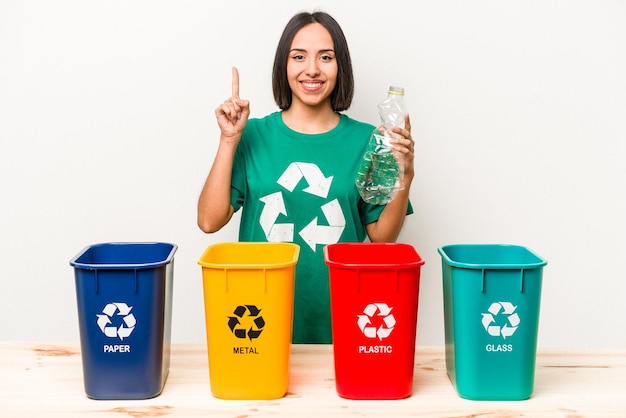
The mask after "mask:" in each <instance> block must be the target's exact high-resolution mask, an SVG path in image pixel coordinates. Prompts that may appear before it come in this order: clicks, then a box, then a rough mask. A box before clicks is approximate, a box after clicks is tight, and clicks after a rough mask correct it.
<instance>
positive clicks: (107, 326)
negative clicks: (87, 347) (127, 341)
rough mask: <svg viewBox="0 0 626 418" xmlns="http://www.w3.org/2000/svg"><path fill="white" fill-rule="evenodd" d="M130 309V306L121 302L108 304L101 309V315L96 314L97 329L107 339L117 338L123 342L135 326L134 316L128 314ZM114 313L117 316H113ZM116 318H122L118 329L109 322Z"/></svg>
mask: <svg viewBox="0 0 626 418" xmlns="http://www.w3.org/2000/svg"><path fill="white" fill-rule="evenodd" d="M131 309H133V307H132V306H128V305H127V304H125V303H122V302H114V303H108V304H107V305H106V306H105V307H104V309H102V313H101V314H96V316H97V317H98V327H99V328H100V331H102V332H103V333H104V335H106V336H107V337H110V338H115V337H119V338H120V340H122V341H124V338H127V337H129V336H130V334H131V333H132V332H133V330H134V329H135V325H136V324H137V320H136V319H135V316H134V315H133V314H132V313H130V311H131ZM116 312H117V315H115V313H116ZM116 316H121V317H122V321H121V324H120V326H119V327H117V326H116V325H113V322H112V321H111V319H114V318H115V317H116ZM116 322H119V321H116Z"/></svg>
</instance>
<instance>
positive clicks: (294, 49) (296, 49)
mask: <svg viewBox="0 0 626 418" xmlns="http://www.w3.org/2000/svg"><path fill="white" fill-rule="evenodd" d="M289 52H307V50H306V49H304V48H291V49H290V50H289ZM317 52H333V53H334V52H335V50H334V49H332V48H327V49H320V50H319V51H317Z"/></svg>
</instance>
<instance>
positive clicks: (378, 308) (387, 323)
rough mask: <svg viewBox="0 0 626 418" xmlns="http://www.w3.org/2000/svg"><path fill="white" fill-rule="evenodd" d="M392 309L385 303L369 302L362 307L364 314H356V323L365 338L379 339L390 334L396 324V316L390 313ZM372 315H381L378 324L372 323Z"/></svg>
mask: <svg viewBox="0 0 626 418" xmlns="http://www.w3.org/2000/svg"><path fill="white" fill-rule="evenodd" d="M392 309H393V308H390V307H389V306H387V304H386V303H370V304H369V305H367V306H366V307H365V309H363V313H364V315H357V318H358V320H357V324H358V325H359V328H360V329H361V332H362V333H363V335H365V336H366V337H367V338H376V337H378V339H379V340H380V341H382V340H383V339H384V338H387V337H388V336H389V335H391V331H393V328H394V327H395V326H396V318H395V317H394V316H393V314H392V313H391V310H392ZM374 317H382V323H381V324H380V326H378V327H376V325H372V319H373V318H374Z"/></svg>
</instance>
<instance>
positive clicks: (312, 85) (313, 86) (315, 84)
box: [302, 83, 322, 88]
mask: <svg viewBox="0 0 626 418" xmlns="http://www.w3.org/2000/svg"><path fill="white" fill-rule="evenodd" d="M302 84H303V85H304V86H305V87H309V88H315V87H319V86H320V85H321V84H322V83H302Z"/></svg>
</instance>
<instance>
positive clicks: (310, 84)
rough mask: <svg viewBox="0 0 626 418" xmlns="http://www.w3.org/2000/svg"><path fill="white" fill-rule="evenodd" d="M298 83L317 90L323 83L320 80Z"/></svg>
mask: <svg viewBox="0 0 626 418" xmlns="http://www.w3.org/2000/svg"><path fill="white" fill-rule="evenodd" d="M300 84H302V87H304V88H305V89H306V90H317V89H319V88H320V87H322V84H323V83H322V82H321V81H314V82H311V81H301V82H300Z"/></svg>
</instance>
